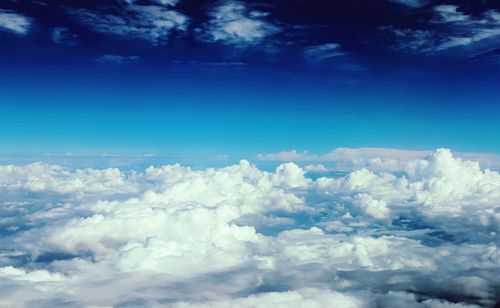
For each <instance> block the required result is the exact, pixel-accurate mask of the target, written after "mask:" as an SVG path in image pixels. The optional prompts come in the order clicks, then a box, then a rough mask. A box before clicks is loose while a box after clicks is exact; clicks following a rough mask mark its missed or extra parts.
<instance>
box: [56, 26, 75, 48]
mask: <svg viewBox="0 0 500 308" xmlns="http://www.w3.org/2000/svg"><path fill="white" fill-rule="evenodd" d="M51 39H52V41H53V42H54V43H56V44H60V45H76V44H77V43H78V35H76V34H74V33H72V32H71V31H70V30H69V29H68V28H66V27H56V28H53V29H52V33H51Z"/></svg>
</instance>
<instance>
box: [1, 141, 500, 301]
mask: <svg viewBox="0 0 500 308" xmlns="http://www.w3.org/2000/svg"><path fill="white" fill-rule="evenodd" d="M401 168H402V172H395V173H393V172H387V171H381V170H376V169H370V168H369V166H368V167H363V168H360V169H357V170H354V171H351V172H347V173H338V172H337V173H336V172H332V173H328V172H327V173H325V172H322V173H321V175H320V176H309V175H308V174H307V170H306V169H304V168H301V167H299V166H297V165H296V164H294V163H285V164H281V165H279V166H278V167H277V168H276V170H275V171H274V172H265V171H262V170H260V169H259V168H257V167H256V166H255V165H252V164H251V163H249V162H247V161H241V162H240V163H239V164H237V165H232V166H228V167H225V168H219V169H214V168H208V169H205V170H192V169H190V168H188V167H184V166H181V165H178V164H176V165H166V166H162V167H149V168H147V169H145V170H143V171H123V170H119V169H114V168H110V169H81V170H78V169H77V170H73V169H69V168H66V167H62V166H58V165H50V164H44V163H34V164H29V165H18V166H14V165H5V166H0V191H1V192H2V196H4V197H3V198H2V201H1V202H2V207H1V210H0V211H1V212H0V213H1V216H0V217H1V220H0V227H1V230H2V232H1V233H0V234H1V237H0V241H1V243H2V245H1V247H2V249H1V251H0V290H1V291H0V294H1V295H2V296H1V297H0V305H2V306H9V305H19V304H20V303H24V304H25V305H28V306H29V305H33V304H34V303H36V304H37V306H47V307H48V306H54V305H63V304H64V305H68V306H82V305H83V306H84V305H98V306H110V305H123V306H127V305H129V306H158V305H166V306H173V307H235V306H238V307H268V306H279V307H292V306H298V307H332V306H338V307H340V306H341V307H373V306H374V305H375V307H403V306H404V307H450V306H453V305H455V306H457V307H476V306H478V305H483V306H492V305H493V304H494V303H495V301H496V300H497V299H498V297H499V295H500V294H499V293H498V290H499V284H498V279H497V277H498V276H499V275H500V252H499V250H498V247H497V243H498V241H499V237H498V232H499V231H500V230H499V229H500V213H499V204H500V174H499V173H498V172H495V171H490V170H487V169H486V170H485V169H481V168H480V167H479V165H478V163H476V162H472V161H465V160H462V159H459V158H455V157H454V156H453V155H452V153H451V152H450V151H449V150H446V149H440V150H437V151H435V152H434V153H432V154H431V155H429V156H427V157H426V158H423V159H420V158H412V159H407V160H405V161H404V162H401ZM309 174H311V173H309Z"/></svg>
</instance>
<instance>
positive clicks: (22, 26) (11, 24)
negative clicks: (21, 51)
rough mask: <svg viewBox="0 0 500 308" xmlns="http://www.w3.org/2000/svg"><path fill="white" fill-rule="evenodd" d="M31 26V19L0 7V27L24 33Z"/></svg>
mask: <svg viewBox="0 0 500 308" xmlns="http://www.w3.org/2000/svg"><path fill="white" fill-rule="evenodd" d="M30 26H31V20H30V19H29V18H28V17H26V16H24V15H21V14H19V13H16V12H14V11H10V10H3V9H0V29H3V30H7V31H10V32H14V33H16V34H21V35H25V34H27V33H28V30H29V28H30Z"/></svg>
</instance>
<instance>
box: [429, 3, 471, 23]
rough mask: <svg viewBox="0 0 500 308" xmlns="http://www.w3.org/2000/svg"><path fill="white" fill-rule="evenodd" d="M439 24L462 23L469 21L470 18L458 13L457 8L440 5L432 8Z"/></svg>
mask: <svg viewBox="0 0 500 308" xmlns="http://www.w3.org/2000/svg"><path fill="white" fill-rule="evenodd" d="M434 11H435V12H436V13H437V14H438V16H439V18H440V20H439V21H441V22H464V21H468V20H470V16H469V15H467V14H464V13H463V12H461V11H459V9H458V6H456V5H451V4H442V5H437V6H435V7H434Z"/></svg>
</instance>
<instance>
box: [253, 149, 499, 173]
mask: <svg viewBox="0 0 500 308" xmlns="http://www.w3.org/2000/svg"><path fill="white" fill-rule="evenodd" d="M431 154H432V151H409V150H400V149H391V148H336V149H334V150H332V151H330V152H328V153H325V154H312V153H309V152H308V151H302V152H298V151H297V150H291V151H282V152H277V153H267V154H259V155H257V159H258V160H261V161H293V162H323V163H324V162H329V163H330V165H333V166H332V167H331V168H330V169H331V170H335V171H339V170H340V171H351V170H355V169H359V168H362V167H367V168H370V169H371V170H379V171H380V170H385V171H402V170H403V164H404V163H405V162H408V161H410V160H415V159H424V158H426V157H427V156H429V155H431ZM456 156H457V157H460V158H464V159H473V160H476V161H479V162H480V164H481V166H483V167H489V168H498V167H500V156H498V155H495V154H489V153H466V152H464V153H456ZM320 168H321V169H323V171H327V170H328V168H326V167H325V166H324V165H321V166H320ZM306 169H307V170H308V171H312V170H311V166H309V167H308V168H306ZM324 169H327V170H324Z"/></svg>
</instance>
